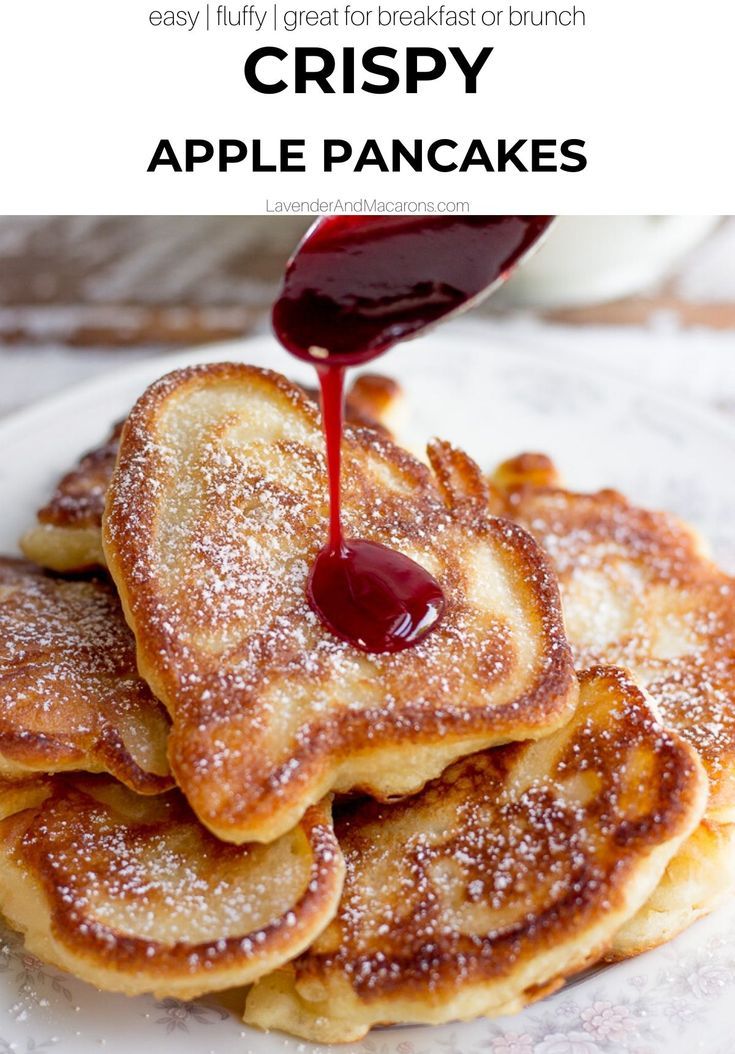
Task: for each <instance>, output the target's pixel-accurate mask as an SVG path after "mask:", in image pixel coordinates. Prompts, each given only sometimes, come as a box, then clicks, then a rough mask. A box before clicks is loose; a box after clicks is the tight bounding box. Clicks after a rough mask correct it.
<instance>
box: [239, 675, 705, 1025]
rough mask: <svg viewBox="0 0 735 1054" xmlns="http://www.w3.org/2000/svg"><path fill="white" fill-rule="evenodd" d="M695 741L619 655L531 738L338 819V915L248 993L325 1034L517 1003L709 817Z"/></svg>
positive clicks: (263, 1010)
mask: <svg viewBox="0 0 735 1054" xmlns="http://www.w3.org/2000/svg"><path fill="white" fill-rule="evenodd" d="M706 794H707V781H706V777H705V775H704V772H703V770H702V767H701V763H700V762H699V759H698V758H697V756H696V753H695V751H694V750H693V749H692V748H691V746H689V744H687V743H686V742H685V741H684V740H683V739H681V738H680V737H678V736H676V735H675V734H672V733H669V732H668V731H666V730H665V729H664V728H662V726H661V725H660V724H659V723H658V720H657V719H656V716H655V714H654V711H653V709H652V708H651V706H650V705H649V703H648V701H647V698H646V697H645V695H644V694H643V693H642V692H641V690H640V689H639V688H638V687H637V686H636V685H635V683H634V682H633V681H632V680H631V679H630V677H629V676H628V675H627V674H626V673H625V672H624V671H622V670H619V669H616V668H614V667H598V668H595V669H593V670H590V671H587V672H586V673H584V674H582V676H581V692H580V702H579V707H578V709H577V711H576V713H575V715H574V717H573V718H572V720H571V721H570V722H569V724H567V725H566V726H565V727H564V728H562V729H560V730H559V731H557V732H555V733H553V734H552V735H550V736H549V737H547V738H546V739H544V740H541V741H539V742H535V743H523V744H512V745H510V746H504V747H499V748H496V749H494V750H488V751H485V752H484V753H481V754H477V755H475V756H473V757H469V758H464V759H463V760H461V761H459V762H457V763H455V764H454V765H453V766H452V767H451V768H449V769H448V770H447V771H446V772H445V773H444V774H443V775H442V776H441V777H440V778H439V779H437V780H435V781H434V782H432V783H430V784H429V785H428V786H427V787H426V788H424V790H423V791H422V792H421V793H420V794H419V795H417V796H416V797H414V798H410V799H404V800H403V801H401V802H397V803H393V804H385V805H380V804H378V803H375V802H370V803H367V804H365V803H362V804H358V805H355V806H353V807H352V808H350V809H348V810H347V811H346V812H345V813H344V815H343V816H342V817H341V818H339V819H338V820H337V822H336V831H337V837H338V839H339V842H340V845H341V846H342V851H343V853H344V855H345V862H346V866H347V873H346V879H345V888H344V892H343V895H342V900H341V902H340V907H339V911H338V914H337V916H336V918H335V920H334V921H333V922H332V923H331V925H330V926H329V927H328V928H327V929H326V930H325V931H324V933H323V934H322V935H321V936H320V937H319V938H318V939H317V940H316V941H315V942H314V944H313V945H312V947H311V948H310V949H309V950H308V951H307V952H306V953H305V954H304V955H302V956H301V957H300V958H299V959H297V960H296V961H295V962H294V963H293V964H292V965H291V966H288V967H285V968H284V969H282V970H280V971H277V972H276V973H275V974H274V975H272V977H267V978H264V979H263V980H262V981H260V982H258V984H257V985H256V986H255V987H254V988H253V989H252V991H251V993H250V994H249V996H248V1000H247V1004H246V1011H245V1021H246V1022H247V1023H249V1024H253V1025H257V1026H259V1027H262V1028H278V1029H283V1030H285V1031H288V1032H293V1033H295V1034H297V1035H299V1036H303V1037H304V1038H307V1039H311V1040H315V1041H317V1042H347V1041H355V1040H358V1039H360V1038H361V1037H362V1036H364V1035H365V1033H366V1032H367V1030H368V1029H369V1028H370V1027H371V1026H372V1025H377V1024H388V1023H398V1022H427V1023H441V1022H446V1021H451V1020H455V1019H459V1020H468V1019H470V1018H474V1017H478V1016H481V1015H489V1016H495V1015H500V1014H507V1013H512V1012H515V1011H517V1010H520V1009H521V1008H522V1007H523V1006H524V1005H525V1004H527V1003H529V1002H532V1001H533V1000H535V999H537V998H539V997H540V996H541V995H545V994H547V993H548V992H550V991H553V990H554V989H556V988H558V987H559V986H560V985H561V984H562V983H563V981H564V980H565V978H567V977H568V976H569V975H570V974H572V973H574V972H575V971H577V970H580V969H581V968H582V967H584V966H585V965H587V964H588V963H590V962H591V961H593V960H595V959H596V958H597V957H599V955H600V953H601V952H602V951H603V950H604V949H605V948H606V946H607V945H608V944H609V943H610V941H611V939H612V937H613V935H614V933H615V932H616V930H618V929H619V928H620V926H621V924H622V923H624V922H625V921H626V920H627V919H629V918H630V917H631V916H632V915H633V914H634V913H635V912H636V911H637V910H638V909H639V908H640V906H641V905H642V904H643V903H644V901H645V900H646V898H647V897H648V896H649V895H650V893H651V891H652V890H653V888H654V887H655V886H656V883H657V882H658V881H659V879H660V878H661V875H662V874H663V871H664V869H665V868H666V865H667V863H668V861H669V860H670V859H671V857H672V856H673V854H674V853H675V852H676V850H677V848H678V847H679V846H680V845H681V843H682V842H683V840H684V839H685V838H686V837H687V836H688V835H689V834H690V833H691V832H692V830H693V829H694V828H695V827H696V825H697V823H698V822H699V820H700V818H701V816H702V812H703V810H704V806H705V801H706Z"/></svg>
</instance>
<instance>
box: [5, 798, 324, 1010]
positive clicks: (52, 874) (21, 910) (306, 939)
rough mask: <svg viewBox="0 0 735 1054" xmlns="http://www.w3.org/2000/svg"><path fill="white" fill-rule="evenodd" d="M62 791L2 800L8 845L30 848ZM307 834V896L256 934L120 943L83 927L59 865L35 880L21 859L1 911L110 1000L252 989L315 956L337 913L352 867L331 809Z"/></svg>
mask: <svg viewBox="0 0 735 1054" xmlns="http://www.w3.org/2000/svg"><path fill="white" fill-rule="evenodd" d="M64 786H65V778H64V777H60V778H56V779H53V778H52V779H51V780H48V781H45V782H41V783H39V782H38V781H36V782H35V783H34V784H32V785H31V784H30V783H29V785H28V786H27V788H25V789H24V791H23V793H22V794H19V795H16V796H15V798H14V799H13V801H12V802H9V803H8V804H7V806H6V805H5V801H4V798H3V795H2V793H0V841H5V840H7V839H9V838H10V839H11V840H12V838H13V837H18V836H20V838H21V839H22V837H23V835H24V833H25V831H26V830H27V829H30V828H32V826H33V824H34V823H35V822H39V823H41V824H42V823H43V804H44V802H45V800H46V799H53V797H54V795H55V794H56V793H63V787H64ZM60 789H61V790H60ZM0 791H1V788H0ZM174 793H176V792H174ZM18 807H20V808H21V809H22V810H23V811H20V812H19V811H16V809H17V808H18ZM154 826H155V825H154ZM300 828H301V833H302V835H303V839H304V842H305V845H306V847H307V848H308V852H309V854H310V859H311V864H310V875H309V879H308V881H307V883H306V886H305V888H304V890H303V893H302V895H301V897H300V898H299V900H298V901H297V902H296V903H294V904H293V905H292V907H291V908H290V910H289V911H288V912H287V913H286V916H281V917H280V918H279V919H275V920H274V921H273V922H272V923H271V924H269V925H268V926H266V927H263V928H262V929H259V930H257V931H255V932H253V933H250V934H248V933H243V934H239V935H237V936H232V937H228V938H224V939H221V940H210V941H205V942H201V943H196V944H195V943H186V942H183V941H180V942H177V943H175V944H173V945H168V946H165V947H164V946H162V945H161V944H160V943H158V942H156V941H154V940H147V939H144V938H137V937H133V936H130V935H129V934H126V933H121V932H119V931H118V930H116V929H114V928H113V927H110V926H107V925H104V924H102V923H101V922H100V921H99V920H98V919H96V918H94V916H93V915H92V916H90V918H89V919H87V918H85V916H84V913H83V908H82V907H81V906H80V905H79V904H78V903H77V904H74V903H70V899H69V897H68V896H66V894H65V887H64V885H63V883H60V879H59V874H58V873H57V872H56V870H55V868H54V866H53V862H52V861H49V860H48V859H46V860H45V861H44V864H43V866H42V867H41V868H40V870H38V871H36V870H34V871H33V872H32V873H31V872H29V870H28V869H27V867H24V866H23V862H22V860H19V859H18V852H17V851H16V852H15V853H12V852H11V853H10V856H9V857H7V858H6V860H5V861H4V862H3V869H2V871H1V872H0V910H2V912H3V914H4V915H5V916H6V918H7V919H8V921H9V922H10V923H11V925H12V926H13V927H14V928H16V929H18V930H20V931H21V933H22V934H23V936H24V940H25V944H26V947H27V948H28V950H29V951H30V952H31V953H32V954H34V955H37V956H38V957H39V958H40V959H42V960H44V961H45V962H49V963H52V964H53V965H55V966H57V967H59V968H60V969H63V970H67V971H68V972H70V973H72V974H73V975H74V976H76V977H79V978H80V979H82V980H84V981H87V982H89V983H91V984H93V985H95V986H96V987H98V988H102V989H104V990H107V991H115V992H123V993H125V994H127V995H138V994H142V993H145V992H152V993H153V994H154V995H155V996H156V997H157V998H164V997H166V996H175V997H178V998H183V999H192V998H196V997H198V996H200V995H203V994H205V993H207V992H212V991H221V990H224V989H227V988H232V987H237V986H240V985H246V984H251V983H252V982H253V981H255V980H256V979H257V978H259V977H261V976H262V975H263V974H265V973H269V972H270V971H272V970H274V969H277V968H278V967H280V966H281V965H282V964H283V963H284V962H286V961H288V960H290V959H291V958H293V957H294V956H295V955H298V954H299V953H300V952H302V951H303V950H304V949H305V948H307V947H308V945H309V944H310V943H311V942H312V941H313V940H314V938H315V937H316V936H318V934H319V933H320V932H321V931H322V930H323V929H324V927H325V926H326V925H328V923H329V922H330V920H331V919H332V918H333V916H334V914H335V912H336V910H337V906H338V903H339V896H340V893H341V889H342V883H343V879H344V858H343V856H342V853H341V850H340V848H339V844H338V842H337V839H336V836H335V834H334V829H333V826H332V821H331V803H330V801H328V800H325V801H323V802H320V803H319V804H318V805H316V806H312V807H311V808H310V809H309V810H308V811H307V813H306V814H305V816H304V818H303V820H302V822H301V824H300ZM227 848H228V849H230V850H232V849H233V848H234V847H232V846H228V847H227ZM266 851H267V849H266ZM4 852H5V850H4ZM276 878H277V876H274V879H276ZM245 943H248V944H249V945H250V946H255V948H256V951H257V957H256V959H255V961H250V962H248V958H247V952H244V950H243V947H242V946H243V945H244V944H245Z"/></svg>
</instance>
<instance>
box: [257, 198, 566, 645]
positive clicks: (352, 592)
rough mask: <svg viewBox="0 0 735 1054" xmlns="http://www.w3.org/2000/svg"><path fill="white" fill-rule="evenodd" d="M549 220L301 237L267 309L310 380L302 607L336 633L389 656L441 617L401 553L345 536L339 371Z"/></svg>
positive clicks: (340, 223)
mask: <svg viewBox="0 0 735 1054" xmlns="http://www.w3.org/2000/svg"><path fill="white" fill-rule="evenodd" d="M550 219H551V217H549V216H466V217H464V218H451V219H449V218H437V217H425V216H424V217H414V218H407V217H391V218H388V219H385V218H382V217H357V216H333V217H330V218H329V219H327V220H321V221H320V222H318V223H317V224H316V225H315V226H314V227H313V228H312V229H311V230H310V231H309V233H308V234H307V235H306V237H305V239H304V240H303V241H302V243H301V245H300V246H299V247H298V249H297V250H296V253H295V254H294V256H293V257H292V259H291V260H290V262H289V264H288V267H287V269H286V276H285V280H284V285H283V289H282V292H281V295H280V297H279V299H278V300H277V301H276V304H275V306H274V309H273V327H274V330H275V332H276V336H277V337H278V339H279V340H280V341H281V343H282V344H283V346H284V347H285V348H286V349H287V350H288V351H290V352H291V353H292V354H293V355H296V356H297V357H298V358H301V359H305V360H306V361H308V362H311V363H313V364H314V365H315V366H316V368H317V372H318V375H319V382H320V387H321V396H322V418H323V422H324V432H325V436H326V444H327V467H328V471H329V510H330V511H329V538H328V541H327V544H326V545H325V546H324V547H323V548H322V549H321V550H320V552H319V554H318V555H317V558H316V560H315V562H314V566H313V568H312V571H311V575H310V577H309V583H308V588H307V593H308V597H309V603H310V604H311V606H312V608H313V609H314V610H315V611H316V612H317V614H318V615H319V616H320V617H321V619H322V620H323V622H324V623H325V624H326V625H327V626H328V627H329V629H330V630H331V631H332V632H333V633H334V634H335V635H336V636H338V637H340V638H342V639H343V640H346V641H348V642H349V643H350V644H353V645H354V646H355V647H357V648H361V649H362V650H364V651H368V652H395V651H402V650H403V649H404V648H407V647H410V646H411V645H413V644H415V643H417V642H418V641H419V640H421V639H422V638H423V637H425V636H426V634H427V633H429V632H430V631H431V630H432V629H433V628H434V627H435V626H436V625H437V624H438V622H439V620H440V618H441V616H442V613H443V611H444V595H443V593H442V588H441V586H440V585H439V583H438V582H437V581H436V579H435V578H433V576H432V575H430V574H429V572H428V571H426V570H425V569H424V568H423V567H421V566H420V565H419V564H417V563H416V562H415V561H414V560H411V559H410V558H409V557H407V556H405V555H404V554H402V553H399V552H395V551H394V550H392V549H389V548H387V547H386V546H384V545H379V544H377V543H375V542H370V541H367V540H365V539H346V538H345V537H344V534H343V531H342V520H341V512H340V475H341V473H340V470H341V458H340V446H341V438H342V423H343V404H344V372H345V368H346V367H347V366H348V365H356V364H358V363H362V362H366V361H368V360H369V359H373V358H375V357H376V356H378V355H381V354H382V353H383V352H385V351H387V350H388V349H389V348H390V347H392V346H393V345H394V344H396V343H397V342H398V341H400V340H403V339H405V338H406V337H410V336H413V335H415V334H417V333H418V332H420V331H421V330H423V329H425V328H426V327H427V326H429V325H431V324H432V323H434V322H437V321H439V320H441V319H442V318H445V317H446V316H447V315H450V314H453V313H454V312H455V311H457V310H459V309H460V308H462V307H464V306H466V305H467V304H468V303H470V302H471V301H472V300H474V299H475V298H477V297H479V296H480V295H482V294H484V293H485V292H486V291H487V290H488V288H489V287H491V286H492V285H493V284H495V283H496V282H498V281H501V280H502V279H503V278H504V277H506V276H507V274H508V272H509V270H510V269H511V267H512V266H513V264H515V263H516V262H517V261H518V259H519V258H520V257H521V256H522V255H523V253H525V252H526V250H527V249H529V248H530V247H531V246H532V245H533V244H534V243H535V242H536V241H537V240H538V238H539V237H540V236H541V234H542V233H543V232H544V231H545V229H546V227H547V226H548V224H549V222H550Z"/></svg>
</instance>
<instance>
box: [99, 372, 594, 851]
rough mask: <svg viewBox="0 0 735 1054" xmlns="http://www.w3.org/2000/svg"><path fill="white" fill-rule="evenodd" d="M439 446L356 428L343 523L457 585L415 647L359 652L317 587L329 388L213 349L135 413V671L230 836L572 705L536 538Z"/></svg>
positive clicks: (115, 553)
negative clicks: (317, 603) (216, 356)
mask: <svg viewBox="0 0 735 1054" xmlns="http://www.w3.org/2000/svg"><path fill="white" fill-rule="evenodd" d="M430 455H431V458H432V461H433V465H434V468H435V471H436V474H437V475H436V478H434V477H432V475H431V472H430V471H429V469H427V467H426V466H425V465H422V464H420V463H419V462H418V461H416V460H415V459H414V458H412V457H411V456H410V455H408V454H407V453H405V452H404V451H402V450H401V449H400V448H398V447H397V446H395V445H394V444H393V443H392V442H390V441H389V440H387V439H385V438H384V437H382V436H379V435H378V434H377V433H376V432H375V431H372V430H367V429H358V428H348V429H346V431H345V435H344V442H343V462H344V471H343V483H344V487H343V490H344V494H343V501H344V526H345V532H346V535H347V537H363V538H367V539H370V540H372V541H375V542H382V543H385V544H387V545H389V546H391V547H393V548H395V549H397V550H399V551H401V552H404V553H406V554H407V555H409V556H411V557H413V559H415V560H417V561H418V563H420V564H422V565H423V566H425V567H426V568H427V569H428V570H429V571H430V572H431V573H432V574H433V575H434V576H435V577H436V578H438V580H439V582H440V583H441V584H442V586H443V587H444V589H445V593H446V596H447V607H446V611H445V614H444V616H443V619H442V620H441V622H440V624H439V626H438V627H437V628H436V629H435V630H434V631H433V632H431V633H430V634H429V635H427V636H426V637H425V638H424V639H423V640H421V641H420V642H419V643H418V644H417V645H416V646H414V647H412V648H409V649H407V650H406V651H403V652H400V653H395V654H366V653H364V652H362V651H359V650H357V649H356V648H354V647H352V646H351V645H349V644H347V643H345V642H343V641H341V640H338V639H337V638H336V637H334V636H332V634H331V633H330V632H329V631H328V630H327V629H326V628H325V627H324V626H323V624H322V623H321V621H320V620H319V619H318V617H317V616H316V615H315V614H314V613H313V612H312V610H311V609H310V607H309V605H308V603H307V599H306V588H305V587H306V580H307V575H308V572H309V568H310V566H311V564H312V561H313V559H314V557H315V556H316V554H317V552H318V551H319V549H320V548H321V546H322V545H323V543H324V541H325V539H326V534H327V511H328V510H327V479H326V470H325V464H324V440H323V436H322V432H321V422H320V418H319V414H318V412H317V409H316V407H315V406H314V404H313V403H311V402H309V401H308V400H307V399H305V398H304V396H303V394H302V393H301V392H300V390H299V389H298V388H296V387H295V386H294V385H293V384H291V383H289V382H288V381H287V380H286V379H285V378H283V377H279V376H278V375H276V374H273V373H270V372H267V371H264V370H259V369H256V368H255V367H248V366H243V365H235V364H220V365H211V366H203V367H200V368H192V369H189V370H183V371H179V372H176V373H174V374H171V375H170V376H168V377H165V378H163V379H162V380H161V381H160V382H158V383H156V384H154V385H153V386H151V388H149V389H148V391H147V392H146V393H145V394H144V395H143V396H142V398H141V399H140V400H139V402H138V403H137V405H136V407H135V409H134V410H133V412H132V414H131V416H130V417H129V419H128V422H127V424H126V426H125V429H124V431H123V436H122V443H121V449H120V457H119V460H118V466H117V470H116V473H115V476H114V477H113V481H112V484H111V488H110V491H109V495H108V504H107V509H106V514H105V521H104V529H103V542H104V547H105V554H106V557H107V563H108V566H109V569H110V572H111V574H112V576H113V578H114V580H115V583H116V585H117V587H118V591H119V593H120V596H121V598H122V602H123V606H124V608H125V611H126V616H127V619H128V622H129V624H130V625H131V626H132V628H133V630H134V632H135V635H136V638H137V644H138V666H139V669H140V671H141V673H142V675H143V676H144V677H145V678H146V679H147V681H148V683H149V684H150V685H151V687H152V689H153V692H154V694H155V695H156V696H157V697H158V698H160V699H161V700H162V701H163V702H164V703H165V704H166V706H167V707H168V709H169V712H170V713H171V716H172V718H173V729H172V735H171V739H170V741H169V758H170V761H171V765H172V769H173V771H174V774H175V777H176V781H177V783H178V784H179V786H180V787H181V788H182V790H183V791H184V793H185V794H186V796H187V798H188V800H189V802H190V803H191V805H192V808H193V809H194V811H195V812H196V814H197V815H198V817H199V818H200V820H201V821H202V822H203V823H204V824H206V825H207V826H208V827H209V828H210V829H211V830H212V831H213V832H214V833H215V834H217V835H218V836H219V837H221V838H223V839H225V840H228V841H233V842H243V841H270V840H271V839H273V838H276V837H278V836H279V835H280V834H282V833H283V832H284V831H286V830H288V829H289V828H290V827H292V826H293V825H294V823H296V822H297V820H298V819H299V817H300V816H301V815H303V812H304V810H305V809H306V808H307V807H308V805H310V804H312V803H314V802H315V801H318V800H319V799H320V798H321V797H322V796H323V795H324V794H326V793H327V792H328V791H330V790H331V789H334V790H337V791H350V790H358V789H359V790H362V791H365V792H367V793H369V794H372V795H374V796H377V797H380V798H387V797H391V796H393V795H400V794H406V793H410V792H413V791H416V790H418V789H419V788H420V787H421V786H422V785H423V784H424V783H425V782H426V780H427V779H430V778H432V777H434V776H436V775H438V774H439V773H440V772H441V771H442V770H443V769H444V768H445V767H446V765H447V764H449V763H450V762H451V761H453V760H454V759H456V758H457V757H460V756H462V755H464V754H468V753H472V752H473V751H475V750H478V749H482V748H483V747H486V746H488V745H492V744H496V743H501V742H507V741H509V740H514V739H525V738H538V737H541V736H543V735H546V734H548V733H549V732H550V731H553V729H555V728H557V727H558V726H559V725H561V724H563V723H564V721H566V720H567V719H568V717H569V716H570V714H571V712H572V710H573V708H574V705H575V701H576V695H577V687H576V680H575V678H574V671H573V667H572V663H571V658H570V654H569V649H568V647H567V644H566V641H565V638H564V633H563V625H562V619H561V611H560V605H559V596H558V591H557V586H556V582H555V580H554V577H553V575H552V574H550V573H549V569H548V567H547V565H546V563H545V560H544V557H543V555H542V553H541V551H540V549H539V548H538V546H537V545H536V543H535V542H534V541H533V540H532V539H531V537H530V536H529V535H528V534H527V533H526V532H525V531H522V530H521V529H520V528H519V527H517V526H515V525H512V524H509V523H507V522H504V521H502V520H498V519H495V518H493V517H490V516H488V514H487V510H486V507H487V500H488V499H487V491H486V488H485V484H484V482H483V479H482V476H481V474H480V472H479V470H478V469H477V467H476V466H475V465H474V464H473V463H472V462H471V461H470V459H469V458H467V457H466V455H463V454H461V453H460V452H457V451H453V450H452V449H451V448H450V447H448V446H447V445H446V444H439V443H436V444H434V445H433V446H432V449H431V451H430Z"/></svg>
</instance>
